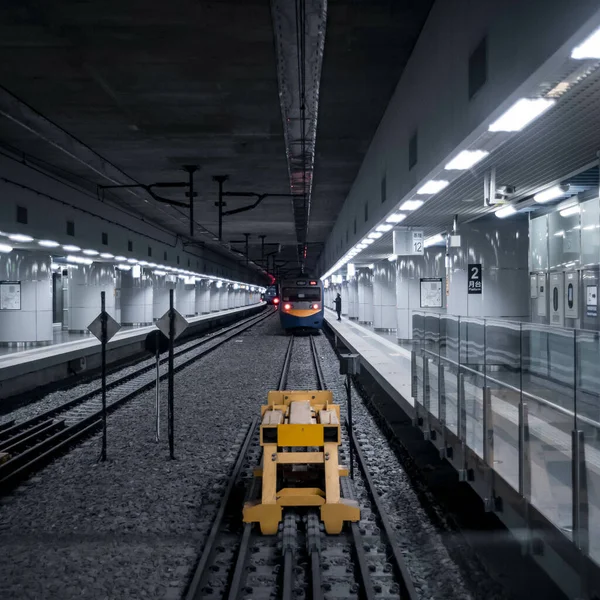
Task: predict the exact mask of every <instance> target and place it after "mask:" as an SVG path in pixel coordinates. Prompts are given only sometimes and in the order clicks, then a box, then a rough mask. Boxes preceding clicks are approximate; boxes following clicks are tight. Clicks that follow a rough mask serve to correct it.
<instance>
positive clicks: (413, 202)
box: [400, 200, 423, 210]
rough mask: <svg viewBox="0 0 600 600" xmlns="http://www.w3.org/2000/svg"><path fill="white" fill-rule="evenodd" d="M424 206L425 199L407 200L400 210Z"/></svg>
mask: <svg viewBox="0 0 600 600" xmlns="http://www.w3.org/2000/svg"><path fill="white" fill-rule="evenodd" d="M421 206H423V200H405V201H404V202H403V203H402V206H400V210H417V208H421Z"/></svg>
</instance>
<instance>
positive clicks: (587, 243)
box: [581, 198, 600, 265]
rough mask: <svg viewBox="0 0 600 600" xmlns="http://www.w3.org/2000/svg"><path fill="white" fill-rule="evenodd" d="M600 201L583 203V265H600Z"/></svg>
mask: <svg viewBox="0 0 600 600" xmlns="http://www.w3.org/2000/svg"><path fill="white" fill-rule="evenodd" d="M599 229H600V201H599V200H598V198H595V199H594V200H588V201H587V202H582V203H581V264H583V265H597V264H598V263H600V235H599V234H598V233H599V232H598V230H599Z"/></svg>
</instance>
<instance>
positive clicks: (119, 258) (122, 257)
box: [115, 256, 127, 262]
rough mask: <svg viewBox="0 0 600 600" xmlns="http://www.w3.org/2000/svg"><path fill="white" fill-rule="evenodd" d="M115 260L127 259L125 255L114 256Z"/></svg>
mask: <svg viewBox="0 0 600 600" xmlns="http://www.w3.org/2000/svg"><path fill="white" fill-rule="evenodd" d="M115 260H116V261H117V262H123V261H124V260H127V258H126V257H125V256H115Z"/></svg>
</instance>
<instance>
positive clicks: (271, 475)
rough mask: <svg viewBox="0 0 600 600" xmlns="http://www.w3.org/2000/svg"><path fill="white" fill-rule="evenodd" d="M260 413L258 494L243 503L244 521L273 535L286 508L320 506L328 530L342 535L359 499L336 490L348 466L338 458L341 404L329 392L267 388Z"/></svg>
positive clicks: (355, 515) (355, 514) (354, 518)
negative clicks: (264, 402) (343, 464)
mask: <svg viewBox="0 0 600 600" xmlns="http://www.w3.org/2000/svg"><path fill="white" fill-rule="evenodd" d="M261 416H262V421H261V426H260V445H261V446H262V447H263V458H262V464H261V466H260V467H259V468H257V469H255V470H254V475H255V477H260V478H262V489H261V497H260V500H256V501H251V502H247V503H246V505H245V506H244V515H243V519H244V522H245V523H259V524H260V529H261V532H262V533H263V534H266V535H273V534H275V533H277V528H278V525H279V523H280V522H281V520H282V513H283V507H284V506H295V507H300V506H305V507H311V506H312V507H317V506H318V507H320V511H321V520H322V521H323V524H324V525H325V531H326V532H327V533H331V534H338V533H340V532H341V530H342V527H343V524H344V522H345V521H353V522H356V521H358V520H359V519H360V510H359V507H358V503H357V502H356V501H355V500H348V499H345V498H342V497H341V494H340V477H345V476H347V475H348V470H347V469H346V468H344V467H342V466H340V464H339V461H338V447H339V445H340V444H341V428H340V407H339V406H338V405H337V404H334V403H333V394H332V393H331V391H311V390H308V391H306V390H303V391H271V392H269V395H268V399H267V404H266V405H263V406H261Z"/></svg>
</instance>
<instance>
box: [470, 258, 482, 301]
mask: <svg viewBox="0 0 600 600" xmlns="http://www.w3.org/2000/svg"><path fill="white" fill-rule="evenodd" d="M482 290H483V285H482V281H481V263H473V264H471V263H470V264H469V272H468V289H467V292H468V293H469V294H481V292H482Z"/></svg>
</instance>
